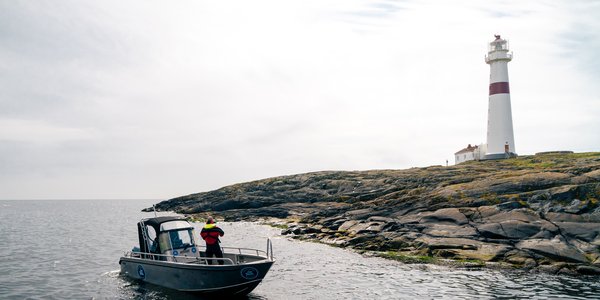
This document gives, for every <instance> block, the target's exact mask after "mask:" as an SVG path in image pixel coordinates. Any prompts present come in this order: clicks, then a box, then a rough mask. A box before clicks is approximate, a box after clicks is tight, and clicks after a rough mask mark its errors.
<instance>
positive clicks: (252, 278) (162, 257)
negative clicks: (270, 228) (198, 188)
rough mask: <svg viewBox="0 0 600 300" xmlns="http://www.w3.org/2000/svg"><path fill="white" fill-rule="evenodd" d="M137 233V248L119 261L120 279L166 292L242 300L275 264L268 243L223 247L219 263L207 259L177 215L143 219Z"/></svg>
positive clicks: (188, 225)
mask: <svg viewBox="0 0 600 300" xmlns="http://www.w3.org/2000/svg"><path fill="white" fill-rule="evenodd" d="M137 229H138V239H139V247H134V248H133V249H132V250H131V251H127V252H125V254H124V255H123V256H122V257H121V258H120V260H119V264H120V265H121V274H122V275H125V276H127V277H129V278H132V279H136V280H141V281H143V282H148V283H151V284H155V285H159V286H162V287H166V288H169V289H174V290H178V291H184V292H193V293H199V294H218V295H235V296H243V295H246V294H248V293H250V292H251V291H252V290H253V289H254V288H256V286H258V285H259V284H260V283H261V281H262V280H263V279H264V278H265V275H266V274H267V272H268V271H269V269H270V268H271V266H272V265H273V263H274V262H275V259H274V258H273V246H272V243H271V240H270V239H267V248H266V251H262V250H258V249H249V248H232V247H222V250H223V258H215V257H213V258H208V257H206V255H205V253H206V247H205V246H200V245H198V244H196V237H197V236H198V237H199V235H196V234H195V230H194V227H193V226H192V225H191V224H190V223H189V222H188V221H187V220H186V219H185V218H183V217H179V216H161V217H154V218H147V219H142V220H141V221H140V222H139V223H138V224H137ZM219 261H220V262H221V263H222V264H219Z"/></svg>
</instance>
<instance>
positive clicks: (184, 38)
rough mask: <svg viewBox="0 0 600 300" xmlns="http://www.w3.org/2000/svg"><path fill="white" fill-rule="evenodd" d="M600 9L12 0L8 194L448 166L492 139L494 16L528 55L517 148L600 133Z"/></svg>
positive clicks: (520, 61) (3, 36) (4, 34)
mask: <svg viewBox="0 0 600 300" xmlns="http://www.w3.org/2000/svg"><path fill="white" fill-rule="evenodd" d="M597 8H598V7H597V4H595V3H594V2H591V1H590V2H587V1H586V2H578V3H577V4H572V3H570V2H567V1H559V2H554V3H551V4H549V3H547V2H545V1H530V2H527V3H522V2H519V1H493V2H492V3H485V4H483V3H479V2H477V1H459V2H453V3H440V2H439V1H377V2H372V1H364V0H352V1H347V0H344V1H342V0H339V1H328V2H323V1H302V2H289V1H286V2H282V1H274V0H273V1H270V0H261V1H253V2H244V1H234V2H230V1H221V2H214V1H212V2H211V1H181V2H177V3H169V4H168V5H167V4H165V3H162V2H155V1H133V2H127V3H123V2H120V1H102V2H81V1H62V0H61V1H53V2H51V3H50V2H47V3H46V2H1V3H0V126H1V127H0V143H1V145H0V152H1V154H2V158H1V159H0V162H1V163H2V166H3V168H2V172H1V173H0V178H1V179H2V180H1V181H0V191H2V193H0V198H10V197H16V198H27V197H37V198H60V197H69V198H81V197H93V198H102V197H131V198H139V197H151V198H157V197H171V196H178V195H181V194H185V193H192V192H198V191H202V190H207V189H211V188H218V187H220V186H223V185H227V184H231V183H235V182H240V181H245V180H253V179H259V178H263V177H270V176H278V175H283V174H292V173H300V172H308V171H316V170H322V169H344V170H355V169H374V168H406V167H413V166H426V165H431V164H444V163H445V160H446V159H448V158H451V157H452V154H453V153H454V152H456V151H457V150H459V149H461V148H463V147H464V146H466V144H468V143H471V144H478V143H482V142H485V140H484V139H485V130H486V128H485V126H486V118H487V116H486V113H487V87H488V84H489V82H488V80H489V78H488V76H489V74H488V73H489V69H488V68H489V67H488V66H487V65H486V64H485V63H484V61H483V56H484V55H485V51H486V44H487V43H488V42H489V41H490V40H491V39H492V38H493V37H492V35H493V34H496V33H500V34H502V35H503V37H508V38H509V39H510V42H511V47H512V49H513V50H514V53H515V59H514V60H513V62H511V63H510V64H509V72H510V79H511V91H512V95H511V96H512V99H513V119H514V123H515V124H514V125H515V126H514V127H515V136H516V145H517V150H518V151H520V153H524V154H529V153H534V152H537V151H544V150H553V149H554V148H560V149H574V150H578V149H581V150H588V149H589V150H594V149H596V150H597V148H598V147H600V145H599V144H598V139H596V134H595V132H597V130H598V128H599V127H600V124H599V123H598V121H596V120H597V118H595V115H597V114H598V110H599V107H598V105H597V103H598V102H597V96H596V95H598V87H597V85H596V84H595V82H596V81H597V79H598V77H597V76H598V72H597V70H598V68H596V67H595V64H594V63H593V62H591V61H593V59H592V58H593V55H595V53H597V51H598V48H599V47H600V45H598V44H597V42H596V40H598V39H597V38H594V37H596V36H597V34H596V32H600V31H599V30H598V29H599V28H598V27H600V25H599V24H598V21H597V20H596V19H595V14H594V11H595V10H597ZM574 132H575V134H574ZM32 187H38V188H36V189H35V192H32V190H34V189H33V188H32ZM119 195H121V196H119Z"/></svg>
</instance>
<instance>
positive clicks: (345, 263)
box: [0, 200, 600, 300]
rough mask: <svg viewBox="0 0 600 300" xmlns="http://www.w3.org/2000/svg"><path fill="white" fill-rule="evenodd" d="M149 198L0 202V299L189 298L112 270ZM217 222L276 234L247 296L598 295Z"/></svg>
mask: <svg viewBox="0 0 600 300" xmlns="http://www.w3.org/2000/svg"><path fill="white" fill-rule="evenodd" d="M153 202H154V201H149V200H135V201H134V200H126V201H125V200H122V201H117V200H86V201H0V299H194V295H191V294H187V293H179V292H174V291H171V290H167V289H163V288H160V287H157V286H152V285H149V284H143V283H139V282H136V281H132V280H129V279H126V278H124V277H122V276H120V275H119V264H118V261H119V257H120V256H121V255H122V254H123V252H124V251H126V250H130V249H131V248H132V247H133V246H134V244H136V242H137V236H136V226H135V225H136V222H137V221H138V220H139V219H140V218H143V217H152V216H153V215H154V214H153V213H141V212H140V210H141V209H142V208H144V207H148V206H151V204H152V203H153ZM163 215H164V214H163ZM197 226H200V224H197ZM220 226H221V227H222V228H223V229H224V230H225V233H226V234H225V237H224V238H223V243H224V246H240V247H250V248H260V249H264V248H265V246H266V239H267V238H271V239H272V240H273V246H274V252H275V256H276V258H277V262H276V263H275V265H274V266H273V268H272V269H271V271H270V272H269V274H267V277H266V279H265V280H264V281H263V283H262V284H261V285H259V286H258V288H257V289H256V290H254V292H252V293H251V294H250V295H249V297H248V298H249V299H328V300H331V299H433V298H436V299H440V298H444V299H557V298H567V299H592V298H594V299H600V278H599V277H568V276H552V275H546V274H529V273H524V272H516V271H497V270H475V271H473V270H461V269H455V268H446V267H441V266H431V265H405V264H402V263H398V262H394V261H389V260H384V259H380V258H367V257H363V256H361V255H358V254H356V253H353V252H351V251H346V250H343V249H339V248H334V247H329V246H326V245H321V244H316V243H308V242H299V241H294V240H290V239H288V238H286V237H283V236H280V235H279V230H278V229H274V228H270V227H266V226H260V225H256V224H252V223H221V224H220Z"/></svg>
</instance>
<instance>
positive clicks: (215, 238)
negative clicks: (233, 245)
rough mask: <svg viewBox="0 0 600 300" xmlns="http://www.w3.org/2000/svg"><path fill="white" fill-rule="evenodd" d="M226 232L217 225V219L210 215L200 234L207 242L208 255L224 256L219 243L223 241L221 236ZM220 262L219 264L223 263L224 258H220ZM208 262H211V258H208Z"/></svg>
mask: <svg viewBox="0 0 600 300" xmlns="http://www.w3.org/2000/svg"><path fill="white" fill-rule="evenodd" d="M224 234H225V232H223V229H221V228H219V227H217V224H216V222H215V219H213V218H212V217H209V218H208V219H207V220H206V225H204V227H203V228H202V231H200V236H201V237H202V239H204V241H205V242H206V257H213V256H216V257H217V258H222V257H223V251H221V246H220V245H219V243H220V242H221V241H220V240H219V237H220V236H223V235H224ZM218 262H219V265H222V264H223V261H222V260H218ZM208 264H209V265H210V264H211V260H208Z"/></svg>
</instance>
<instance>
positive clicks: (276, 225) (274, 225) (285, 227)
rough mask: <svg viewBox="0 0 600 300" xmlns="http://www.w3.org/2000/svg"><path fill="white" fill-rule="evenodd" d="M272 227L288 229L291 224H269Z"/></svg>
mask: <svg viewBox="0 0 600 300" xmlns="http://www.w3.org/2000/svg"><path fill="white" fill-rule="evenodd" d="M269 226H271V227H275V228H279V229H288V228H289V226H288V225H287V224H269Z"/></svg>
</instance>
